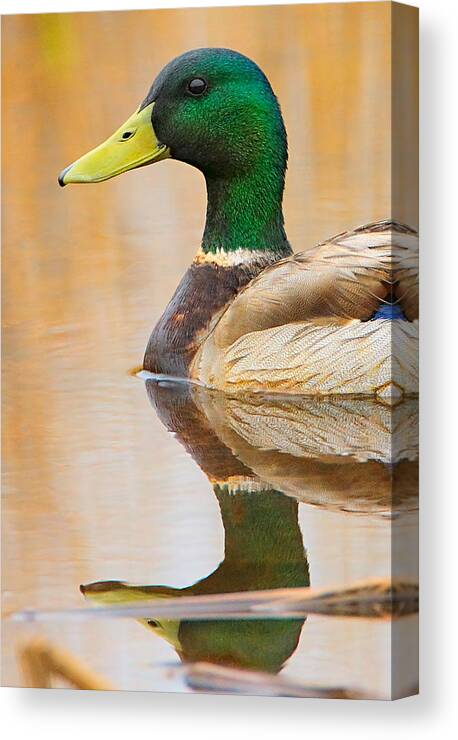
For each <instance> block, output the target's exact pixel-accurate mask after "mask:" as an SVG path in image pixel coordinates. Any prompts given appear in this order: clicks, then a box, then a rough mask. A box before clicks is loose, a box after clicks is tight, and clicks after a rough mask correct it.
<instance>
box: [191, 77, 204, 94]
mask: <svg viewBox="0 0 458 740" xmlns="http://www.w3.org/2000/svg"><path fill="white" fill-rule="evenodd" d="M207 87H208V85H207V83H206V82H205V80H203V79H202V77H195V78H194V79H193V80H190V81H189V82H188V87H187V90H188V92H189V93H191V95H194V96H195V97H198V96H199V95H203V94H204V92H205V90H206V89H207Z"/></svg>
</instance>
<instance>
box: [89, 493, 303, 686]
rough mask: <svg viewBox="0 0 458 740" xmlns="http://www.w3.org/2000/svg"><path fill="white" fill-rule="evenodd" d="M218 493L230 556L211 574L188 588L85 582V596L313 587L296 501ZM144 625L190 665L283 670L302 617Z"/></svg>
mask: <svg viewBox="0 0 458 740" xmlns="http://www.w3.org/2000/svg"><path fill="white" fill-rule="evenodd" d="M215 495H216V497H217V500H218V503H219V506H220V510H221V517H222V521H223V527H224V532H225V544H224V560H223V562H222V563H220V565H219V566H218V567H217V568H216V570H215V571H214V572H213V573H211V574H210V575H209V576H206V577H205V578H203V579H202V580H199V581H197V583H194V584H193V585H191V586H187V587H185V588H173V587H170V586H155V585H147V586H136V585H132V584H128V583H124V582H122V581H97V582H95V583H89V584H84V585H82V586H81V587H80V588H81V591H82V593H83V594H84V596H85V597H86V598H88V599H90V600H91V601H93V602H95V603H96V604H99V605H108V604H112V605H117V606H123V605H126V606H127V605H135V602H139V601H141V602H147V601H150V600H151V602H152V603H154V602H156V603H157V601H158V600H159V599H164V598H177V599H178V598H181V597H183V596H203V595H209V594H224V593H230V592H241V591H253V590H262V589H282V588H291V587H292V588H297V587H308V586H309V585H310V580H309V570H308V563H307V556H306V553H305V550H304V544H303V541H302V535H301V531H300V528H299V523H298V511H297V506H298V505H297V503H296V502H295V501H293V500H292V499H290V498H288V497H287V496H284V495H283V494H282V493H279V492H278V491H269V492H267V491H263V492H260V491H257V492H255V491H242V490H240V491H239V493H238V495H237V496H234V495H232V493H230V492H229V491H228V490H227V488H225V487H221V486H215ZM152 612H153V614H154V609H153V610H152ZM140 622H141V623H142V624H143V625H144V626H145V627H147V628H149V629H150V630H152V631H153V633H154V634H156V635H157V636H158V637H161V638H162V639H164V640H166V641H167V642H168V643H169V644H171V645H172V647H173V648H174V649H175V650H176V651H177V653H178V655H179V657H180V658H181V660H182V661H183V662H185V663H189V662H193V663H194V662H196V661H206V662H209V663H217V664H219V665H225V666H233V667H235V666H237V667H239V668H250V669H257V670H263V671H266V672H269V673H277V672H278V671H279V670H280V669H281V667H282V666H283V664H284V662H285V661H286V660H287V658H289V657H290V655H291V654H292V653H293V652H294V651H295V649H296V648H297V645H298V642H299V637H300V634H301V630H302V626H303V624H304V618H295V619H290V618H284V619H222V620H221V619H220V620H217V619H215V620H211V619H208V618H204V619H202V620H198V619H197V620H186V619H181V620H175V619H160V618H159V619H141V620H140Z"/></svg>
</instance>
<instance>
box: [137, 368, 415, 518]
mask: <svg viewBox="0 0 458 740" xmlns="http://www.w3.org/2000/svg"><path fill="white" fill-rule="evenodd" d="M146 389H147V393H148V397H149V400H150V402H151V404H152V406H153V408H154V409H155V411H156V413H157V415H158V416H159V418H160V420H161V422H162V423H163V424H164V426H165V427H166V428H167V429H168V431H169V432H171V433H172V434H173V436H174V437H175V438H176V439H177V440H178V441H179V442H180V443H181V444H182V445H183V446H184V447H185V449H186V451H187V452H188V453H189V454H190V455H191V457H192V458H193V459H194V461H195V462H196V463H197V464H198V465H199V467H200V468H201V469H202V471H203V472H204V473H205V475H206V476H207V477H208V479H209V481H210V482H211V484H212V485H213V487H214V489H215V490H216V488H217V487H219V488H225V489H227V490H229V491H230V492H231V493H232V495H233V496H234V497H237V496H238V495H239V493H240V491H245V492H248V491H250V492H252V493H253V494H254V493H259V492H262V491H265V492H266V495H268V493H269V492H271V491H273V490H274V491H279V492H282V493H284V494H286V495H288V496H291V497H293V498H294V499H296V500H297V501H299V502H302V503H305V504H307V505H309V506H310V505H311V506H317V507H320V508H324V509H327V510H329V511H341V512H348V513H351V514H360V513H366V514H367V513H371V514H373V515H381V516H384V517H386V516H388V517H394V516H397V515H398V514H400V513H401V512H406V511H411V512H412V511H415V510H416V509H417V507H418V399H406V400H405V401H404V402H403V403H401V404H397V405H395V406H394V407H391V406H387V405H386V404H381V403H378V402H377V401H376V400H374V399H372V398H351V397H348V396H339V397H335V398H317V397H313V396H293V395H289V396H280V395H278V394H272V395H265V394H260V393H258V394H240V393H237V394H229V393H225V392H221V391H215V390H209V389H206V388H202V387H200V386H198V385H194V384H192V383H182V382H170V381H167V382H164V381H161V380H153V379H151V378H149V379H147V380H146Z"/></svg>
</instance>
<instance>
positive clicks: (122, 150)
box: [58, 103, 170, 187]
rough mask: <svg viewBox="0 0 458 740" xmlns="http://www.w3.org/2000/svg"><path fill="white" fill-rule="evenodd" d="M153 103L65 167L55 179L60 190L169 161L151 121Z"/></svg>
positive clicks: (163, 145)
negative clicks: (154, 163)
mask: <svg viewBox="0 0 458 740" xmlns="http://www.w3.org/2000/svg"><path fill="white" fill-rule="evenodd" d="M153 105H154V103H150V105H147V106H146V107H145V108H143V110H137V111H136V112H135V113H134V114H133V115H132V116H131V117H130V118H128V119H127V121H126V122H125V123H124V124H123V125H122V126H121V127H120V128H118V130H117V131H115V132H114V134H113V135H112V136H110V138H109V139H107V140H106V141H104V142H103V144H100V146H98V147H96V148H95V149H92V150H91V151H90V152H88V153H87V154H84V155H83V156H82V157H80V159H77V160H76V162H73V164H71V165H70V166H69V167H66V168H65V169H64V170H62V172H61V173H60V175H59V177H58V181H59V185H61V186H62V187H63V186H64V185H68V183H71V182H102V180H108V179H109V178H110V177H116V175H120V174H121V173H122V172H127V171H128V170H133V169H135V168H136V167H142V166H143V165H146V164H150V163H152V162H159V161H160V160H161V159H167V157H170V151H169V149H168V148H167V146H165V144H161V143H160V142H159V141H158V139H157V136H156V134H155V131H154V129H153V124H152V121H151V114H152V110H153Z"/></svg>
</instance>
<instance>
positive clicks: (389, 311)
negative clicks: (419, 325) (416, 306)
mask: <svg viewBox="0 0 458 740" xmlns="http://www.w3.org/2000/svg"><path fill="white" fill-rule="evenodd" d="M374 319H391V320H392V321H393V320H394V319H404V321H406V320H407V319H406V317H405V314H404V312H403V310H402V308H401V307H400V306H399V305H398V304H397V303H381V304H380V305H379V307H378V309H377V310H376V311H375V313H374V314H372V316H371V321H373V320H374Z"/></svg>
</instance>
